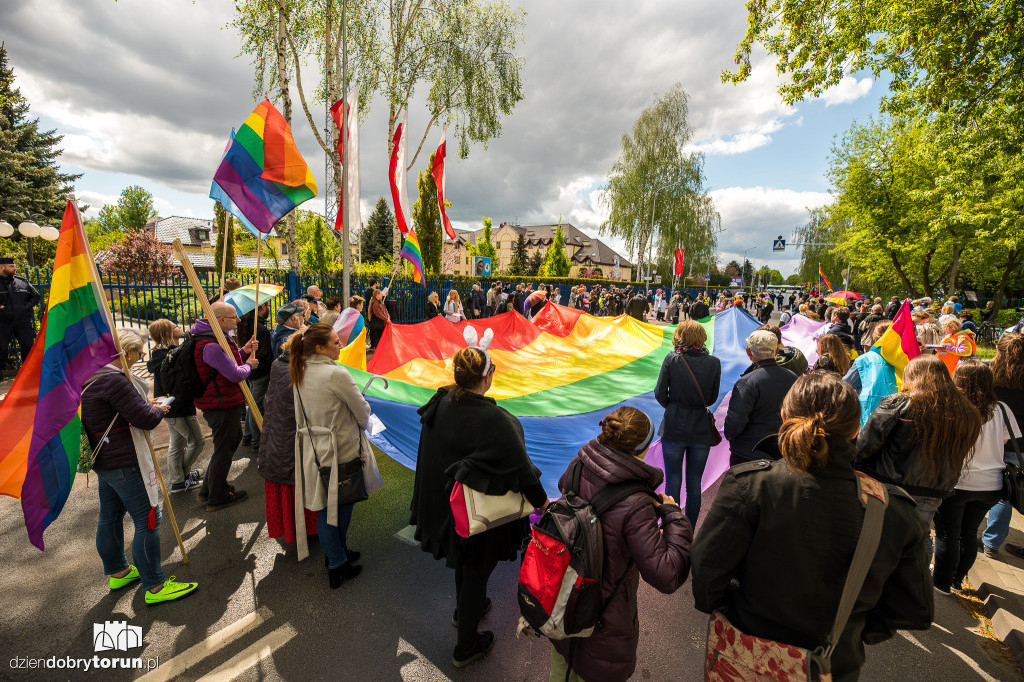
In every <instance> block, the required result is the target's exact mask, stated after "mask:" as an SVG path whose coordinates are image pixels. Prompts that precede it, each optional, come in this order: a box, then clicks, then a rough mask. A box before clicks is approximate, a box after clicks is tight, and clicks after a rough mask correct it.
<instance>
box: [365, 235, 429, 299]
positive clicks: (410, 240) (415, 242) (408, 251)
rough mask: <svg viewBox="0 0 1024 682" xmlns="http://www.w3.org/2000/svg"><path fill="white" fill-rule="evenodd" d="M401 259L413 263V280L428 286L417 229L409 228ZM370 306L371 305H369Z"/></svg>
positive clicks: (400, 254) (399, 255) (400, 255)
mask: <svg viewBox="0 0 1024 682" xmlns="http://www.w3.org/2000/svg"><path fill="white" fill-rule="evenodd" d="M398 257H399V258H404V259H405V260H407V261H409V262H410V263H412V267H413V273H412V278H413V280H414V281H416V282H419V283H420V284H422V285H423V286H424V287H425V286H427V279H426V277H424V276H423V255H422V254H420V240H419V239H417V238H416V228H415V227H411V228H409V232H408V234H406V235H405V242H404V243H403V244H402V252H401V253H399V254H398ZM367 305H369V303H367Z"/></svg>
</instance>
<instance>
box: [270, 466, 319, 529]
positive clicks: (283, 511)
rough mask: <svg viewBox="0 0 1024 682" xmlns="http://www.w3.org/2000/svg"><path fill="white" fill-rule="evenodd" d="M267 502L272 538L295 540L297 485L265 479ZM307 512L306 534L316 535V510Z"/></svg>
mask: <svg viewBox="0 0 1024 682" xmlns="http://www.w3.org/2000/svg"><path fill="white" fill-rule="evenodd" d="M263 489H264V493H265V496H266V504H267V533H268V534H269V535H270V537H272V538H282V537H283V538H284V541H285V542H288V543H294V542H295V486H293V485H284V484H281V483H271V482H270V481H267V480H264V481H263ZM303 511H305V513H306V535H316V512H313V511H309V510H308V509H304V510H303Z"/></svg>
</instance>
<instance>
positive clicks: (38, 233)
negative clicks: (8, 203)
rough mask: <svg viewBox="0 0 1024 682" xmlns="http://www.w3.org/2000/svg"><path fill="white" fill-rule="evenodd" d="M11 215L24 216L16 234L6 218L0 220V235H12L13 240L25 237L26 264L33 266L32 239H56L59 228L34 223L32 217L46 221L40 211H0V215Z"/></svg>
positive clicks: (34, 264)
mask: <svg viewBox="0 0 1024 682" xmlns="http://www.w3.org/2000/svg"><path fill="white" fill-rule="evenodd" d="M8 215H9V216H12V217H14V218H15V219H17V218H18V217H21V216H24V218H25V219H24V220H23V221H21V223H20V224H19V225H18V230H17V232H18V236H17V237H15V236H14V232H15V230H14V225H12V224H10V223H9V222H7V221H6V220H0V237H12V238H14V239H15V240H17V239H20V238H21V237H25V238H26V239H28V266H29V267H30V268H34V267H35V266H36V263H35V257H34V255H33V253H32V240H33V239H35V238H36V237H42V238H43V239H45V240H46V241H48V242H52V241H56V240H57V238H58V237H59V236H60V230H58V229H57V228H56V227H54V226H53V225H43V226H42V227H40V226H39V224H38V223H36V222H35V221H34V220H33V218H42V219H43V221H46V216H44V215H42V214H41V213H25V214H22V213H18V212H17V211H4V212H3V213H0V216H8Z"/></svg>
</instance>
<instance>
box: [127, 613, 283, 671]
mask: <svg viewBox="0 0 1024 682" xmlns="http://www.w3.org/2000/svg"><path fill="white" fill-rule="evenodd" d="M273 615H274V614H273V613H271V611H270V609H268V608H267V607H266V606H262V607H260V608H259V610H257V611H256V612H255V613H250V614H247V615H245V616H243V617H241V618H239V619H238V620H236V621H235V622H234V623H232V624H231V625H228V626H227V627H225V628H223V629H221V630H218V631H217V632H215V633H213V634H212V635H210V636H208V637H207V638H206V639H204V640H203V641H201V642H199V643H198V644H195V645H193V646H191V647H189V648H188V649H185V650H184V651H182V652H181V653H180V654H178V655H177V656H175V657H174V658H171V659H169V660H166V661H161V662H160V667H158V668H157V669H156V670H153V671H151V672H149V673H146V674H145V675H143V676H142V677H140V678H138V681H137V682H163V681H164V680H169V679H172V678H174V677H177V676H178V675H180V674H181V673H183V672H185V671H186V670H188V669H189V668H191V667H192V666H194V665H195V664H197V663H199V662H200V661H202V660H203V659H204V658H206V657H207V656H209V655H210V654H213V653H215V652H217V651H218V650H220V649H223V648H224V647H226V646H227V645H229V644H231V642H233V641H235V640H236V639H238V638H239V637H241V636H242V635H244V634H246V633H247V632H249V631H251V630H255V629H256V628H258V627H259V626H260V625H262V624H263V623H264V621H266V620H268V619H270V617H271V616H273ZM289 627H291V626H289ZM289 639H290V638H289Z"/></svg>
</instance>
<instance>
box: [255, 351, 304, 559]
mask: <svg viewBox="0 0 1024 682" xmlns="http://www.w3.org/2000/svg"><path fill="white" fill-rule="evenodd" d="M290 344H291V338H290V337H289V338H288V339H285V341H284V343H283V344H281V354H280V355H279V356H277V359H276V360H274V362H273V363H271V367H270V383H269V384H268V385H267V394H266V396H265V397H264V398H263V407H264V411H263V443H262V445H261V446H260V449H259V453H258V454H257V457H256V470H257V471H258V472H259V474H260V476H262V477H263V478H264V481H263V492H264V501H265V504H266V508H267V534H268V535H270V537H272V538H284V541H285V542H287V543H289V544H291V543H294V542H295V394H294V393H293V392H292V388H291V377H290V375H289V373H288V371H289V370H288V362H289V360H290V359H291V355H289V353H288V346H289V345H290ZM303 511H304V512H305V514H306V535H307V536H308V535H316V532H317V531H316V512H311V511H309V510H308V509H305V510H303Z"/></svg>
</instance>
